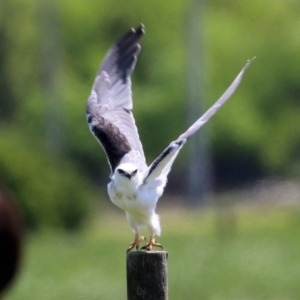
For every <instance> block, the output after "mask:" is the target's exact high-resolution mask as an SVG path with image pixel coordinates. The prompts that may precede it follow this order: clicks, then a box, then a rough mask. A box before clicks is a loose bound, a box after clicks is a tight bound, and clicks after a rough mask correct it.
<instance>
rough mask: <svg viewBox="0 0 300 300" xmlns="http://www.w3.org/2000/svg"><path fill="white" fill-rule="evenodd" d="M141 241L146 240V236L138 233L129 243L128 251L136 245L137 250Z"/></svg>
mask: <svg viewBox="0 0 300 300" xmlns="http://www.w3.org/2000/svg"><path fill="white" fill-rule="evenodd" d="M141 241H146V238H145V237H144V236H139V235H138V234H136V235H135V237H134V240H133V242H132V243H131V244H130V245H129V248H128V249H127V251H126V252H129V251H131V250H132V249H133V248H134V246H135V248H136V250H139V243H140V242H141Z"/></svg>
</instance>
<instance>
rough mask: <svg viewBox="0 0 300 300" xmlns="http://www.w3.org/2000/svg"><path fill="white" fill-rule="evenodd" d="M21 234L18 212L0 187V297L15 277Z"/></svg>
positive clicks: (19, 253) (18, 260)
mask: <svg viewBox="0 0 300 300" xmlns="http://www.w3.org/2000/svg"><path fill="white" fill-rule="evenodd" d="M22 234H23V230H22V222H21V218H20V215H19V212H18V210H17V209H16V207H15V205H14V204H13V203H12V201H11V200H10V199H9V197H8V196H7V195H6V194H4V192H3V190H2V189H1V187H0V297H1V295H2V292H3V290H4V289H5V288H6V287H7V286H8V285H9V284H10V283H11V282H12V280H13V278H14V277H15V275H16V272H17V269H18V266H19V262H20V256H21V242H22Z"/></svg>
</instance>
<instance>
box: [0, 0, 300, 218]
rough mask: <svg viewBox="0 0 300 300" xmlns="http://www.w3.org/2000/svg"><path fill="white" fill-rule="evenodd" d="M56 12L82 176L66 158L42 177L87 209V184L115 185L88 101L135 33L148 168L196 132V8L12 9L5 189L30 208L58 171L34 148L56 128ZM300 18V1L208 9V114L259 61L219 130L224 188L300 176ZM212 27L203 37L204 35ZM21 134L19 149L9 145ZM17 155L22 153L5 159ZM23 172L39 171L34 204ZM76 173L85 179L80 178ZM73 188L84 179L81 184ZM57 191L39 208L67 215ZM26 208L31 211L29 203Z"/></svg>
mask: <svg viewBox="0 0 300 300" xmlns="http://www.w3.org/2000/svg"><path fill="white" fill-rule="evenodd" d="M45 3H48V6H47V7H46V9H49V15H50V14H54V15H55V16H56V17H57V18H56V20H58V22H56V28H58V31H57V41H59V43H60V45H59V48H60V49H61V52H59V53H60V55H61V57H60V62H61V65H60V68H59V70H58V75H57V76H58V82H57V88H58V89H59V97H60V99H57V101H58V102H59V103H60V110H59V111H58V113H57V118H59V119H60V120H62V122H61V123H62V124H63V128H62V129H61V130H62V132H64V135H63V136H64V149H63V155H64V157H66V158H67V160H68V161H69V162H71V164H72V166H73V168H72V167H71V168H70V165H68V167H62V168H61V169H60V168H59V167H60V166H61V158H57V161H56V162H55V158H53V162H54V164H55V165H56V166H58V169H56V167H51V168H50V167H49V168H50V169H51V170H52V171H50V170H49V172H50V173H51V174H52V175H47V174H46V172H43V176H50V177H51V178H53V185H57V184H59V182H61V183H60V184H61V185H60V187H58V186H56V187H57V193H68V192H66V190H65V191H64V192H62V191H60V189H61V188H62V187H63V182H64V183H65V184H66V185H68V186H70V185H73V186H74V187H76V189H75V190H73V191H72V193H73V194H74V195H73V197H76V199H79V198H80V197H79V194H80V193H81V192H80V191H79V189H82V191H83V188H82V187H81V184H78V182H85V180H84V179H83V178H84V177H85V176H87V175H88V176H90V178H93V180H95V178H98V176H99V174H100V177H106V178H107V175H108V173H109V168H108V166H107V163H106V159H105V155H104V153H103V151H102V149H101V148H100V147H99V145H98V144H97V143H96V141H95V140H94V139H93V138H92V137H91V135H90V133H89V132H88V128H87V125H86V121H85V103H86V99H87V97H88V95H89V92H90V88H91V86H92V83H93V80H94V75H95V74H96V71H97V69H98V66H99V64H100V61H101V60H102V58H103V57H104V55H105V53H106V51H107V50H108V48H109V47H110V46H111V44H113V43H114V42H115V41H116V39H117V38H119V37H120V36H121V35H122V34H123V33H124V32H126V31H127V30H128V29H129V28H131V27H132V26H137V25H138V24H140V23H144V24H145V26H146V36H145V38H144V39H143V40H142V42H141V44H142V52H141V54H140V56H139V61H138V64H137V68H136V71H135V73H134V75H133V98H134V104H135V108H134V113H135V117H136V120H137V124H138V127H139V133H140V136H141V139H142V142H143V145H144V148H145V152H146V153H147V158H148V163H151V161H152V159H154V158H155V157H156V156H157V155H158V154H159V153H160V152H161V151H162V149H164V147H165V146H167V145H168V143H169V142H170V141H171V140H173V139H175V138H176V137H177V136H178V135H179V134H180V133H181V132H182V131H183V130H184V129H185V128H186V126H187V124H186V121H185V119H186V114H185V113H184V112H185V111H186V110H187V101H186V91H185V83H186V65H185V61H186V59H187V57H186V56H185V53H186V40H187V35H188V30H187V28H186V25H187V22H186V21H187V6H188V5H190V4H191V3H192V1H190V2H189V1H183V0H176V1H172V2H171V3H170V2H169V1H165V2H161V1H158V0H153V1H148V2H146V3H145V2H141V1H140V0H139V1H138V0H127V1H120V0H118V1H117V0H111V1H104V0H99V1H91V0H89V1H79V0H74V1H70V0H61V1H48V0H40V1H38V0H14V1H9V0H2V1H1V4H0V44H1V47H0V92H1V99H0V116H1V120H0V126H2V127H4V128H8V129H10V131H5V132H6V133H7V134H4V135H6V138H4V137H3V138H2V137H1V153H2V155H4V156H3V157H1V161H2V164H3V162H4V161H6V159H7V163H6V169H2V168H1V170H0V172H1V176H2V178H3V181H4V182H5V183H9V184H10V186H13V187H14V190H13V191H14V192H16V194H17V195H16V196H17V197H18V198H19V197H20V199H21V198H22V197H25V196H24V194H26V197H30V195H31V194H32V193H33V191H34V190H36V189H38V188H39V187H38V186H36V184H35V183H34V182H35V179H34V178H39V172H38V171H40V170H41V166H42V165H43V164H45V165H49V164H51V163H49V162H48V158H47V156H48V155H49V153H47V151H46V150H45V149H44V148H43V147H40V148H39V147H38V148H35V149H34V150H33V149H32V145H31V142H30V141H31V139H32V140H33V141H38V143H39V144H41V143H43V141H44V139H45V127H46V126H47V122H46V121H45V118H46V115H47V111H48V107H49V106H48V105H49V104H47V103H46V99H47V97H46V95H45V93H46V92H45V91H44V89H43V84H42V78H41V77H42V73H43V70H42V66H43V63H44V61H43V58H42V57H43V56H42V53H41V45H42V41H43V40H45V39H47V38H49V36H48V35H47V34H45V32H43V31H42V30H41V20H42V19H43V18H44V17H45V15H43V14H47V10H44V11H42V10H41V7H42V4H45ZM299 13H300V2H299V1H297V0H290V1H285V0H278V1H276V2H274V1H270V0H268V1H260V0H253V1H246V2H242V1H233V0H226V1H225V0H213V1H206V5H205V20H204V22H200V21H201V20H199V32H200V30H203V31H204V36H205V38H204V48H203V51H204V52H203V53H199V56H200V55H204V57H205V69H204V70H202V72H203V73H204V76H203V77H204V78H205V87H206V89H207V92H206V95H207V99H208V100H207V103H206V105H205V106H207V107H209V105H211V103H213V102H214V101H215V100H216V99H217V98H218V97H219V96H220V95H221V94H222V93H223V91H224V90H225V89H226V88H227V86H228V85H229V84H230V82H231V81H232V79H233V78H234V76H236V74H237V73H238V72H239V71H240V69H241V68H242V66H243V65H244V64H245V62H246V60H247V59H249V58H252V57H253V56H257V58H256V60H255V61H254V62H253V64H252V66H251V67H250V68H249V70H248V72H247V74H246V76H245V79H244V81H243V83H242V85H241V87H240V88H239V90H238V92H237V93H236V94H235V95H234V97H233V99H231V100H230V102H229V103H228V104H227V105H226V106H225V107H224V108H222V111H221V112H220V113H218V115H217V116H216V117H214V118H213V121H211V122H210V125H208V126H210V128H211V130H210V133H211V140H212V150H213V157H214V162H213V164H214V169H215V175H216V176H217V177H220V178H223V179H226V178H233V180H239V179H241V178H244V177H245V178H244V179H245V180H246V179H247V176H248V177H251V178H257V177H264V176H278V175H279V176H289V175H291V174H292V175H297V176H298V175H299V170H298V171H297V170H296V169H295V167H294V166H295V165H296V166H298V165H300V151H299V148H300V126H297V124H298V120H299V113H300V105H299V103H300V102H299V98H300V85H299V82H298V81H299V79H298V78H299V76H298V74H299V72H300V68H299V65H300V56H299V54H298V53H299V49H300V35H299V32H298V29H299V26H300V19H299ZM202 23H204V24H205V26H204V28H200V24H202ZM50 26H51V23H50ZM49 30H50V28H49ZM195 63H197V62H195ZM58 102H57V103H58ZM12 124H14V125H12ZM166 124H169V125H166ZM12 131H14V132H15V133H14V135H13V136H15V137H16V138H15V140H14V138H13V137H11V138H10V132H12ZM1 132H2V131H1ZM8 132H9V134H8ZM1 134H2V133H1ZM20 136H26V137H27V140H28V142H27V144H26V145H27V146H25V145H24V146H23V145H22V146H21V147H14V146H13V145H14V143H18V139H19V137H20ZM13 140H14V141H13ZM6 143H7V145H6ZM6 147H8V148H9V149H10V151H11V153H6V151H5V148H6ZM23 151H24V152H23ZM96 153H97V154H96ZM98 153H99V155H98ZM186 153H187V152H186V151H183V154H182V155H180V156H179V162H178V165H177V168H178V170H181V171H182V170H183V163H182V162H183V161H184V158H185V156H186V155H187V154H186ZM10 155H11V157H18V158H19V159H20V164H14V160H11V161H10V162H9V157H10ZM26 155H29V157H32V159H33V158H35V157H39V160H38V161H37V162H35V159H33V161H32V162H31V163H30V165H31V164H32V167H30V168H29V167H28V166H27V163H28V162H29V158H28V159H27V156H26ZM6 156H7V157H8V158H6ZM46 162H47V163H46ZM11 163H12V164H13V166H10V165H9V164H11ZM40 164H41V165H40ZM66 164H67V163H66ZM43 168H44V167H43ZM70 169H73V170H74V173H72V174H73V175H67V173H66V172H68V170H70ZM13 170H14V171H13ZM24 170H28V174H27V175H26V176H25V175H24V178H25V177H26V178H27V180H29V179H30V178H31V179H32V182H31V183H29V182H28V185H29V186H30V187H29V186H28V187H27V188H28V190H26V192H25V191H22V192H21V190H22V188H21V187H18V185H19V184H21V185H23V186H24V183H23V179H20V178H19V177H18V175H15V174H22V172H23V171H24ZM29 170H30V172H29ZM76 170H84V172H82V173H81V174H78V173H79V172H78V171H76ZM21 171H22V172H21ZM45 171H46V170H45ZM31 172H32V174H29V173H31ZM52 172H53V173H52ZM70 172H71V171H70ZM74 174H77V175H74ZM69 176H70V177H69ZM72 176H73V177H74V178H75V177H76V176H77V177H76V178H77V179H74V180H75V183H73V184H72V180H71V177H72ZM243 176H244V177H243ZM73 177H72V178H73ZM66 181H67V182H66ZM104 182H105V181H103V183H104ZM239 183H241V182H239ZM30 189H32V190H30ZM63 189H64V188H63ZM77 189H78V190H77ZM54 190H55V188H54V187H53V188H51V189H50V188H49V190H48V192H47V193H46V194H44V195H42V193H43V192H42V191H41V192H40V197H38V198H40V199H43V200H40V201H41V202H44V207H46V206H47V207H48V206H49V209H50V206H51V205H52V204H51V203H52V201H53V205H54V206H55V204H54V203H55V199H56V201H58V202H59V203H60V204H59V205H64V206H66V207H67V206H68V204H70V202H69V201H71V198H72V197H64V198H61V199H60V200H58V197H57V196H54V194H55V193H54V194H53V193H52V191H54ZM87 190H89V189H87ZM17 191H18V192H17ZM69 192H71V189H70V190H69ZM19 193H20V194H19ZM76 193H78V195H77V194H76ZM66 198H68V199H66ZM62 199H63V200H62ZM63 201H66V203H62V202H63ZM74 202H76V201H74V200H72V203H74ZM79 203H80V201H79V202H78V203H77V202H76V205H77V204H78V205H80V204H79ZM22 205H23V206H24V209H25V203H23V204H22ZM26 205H28V209H27V213H28V214H29V211H30V210H29V206H31V205H33V204H30V201H29V202H28V203H27V204H26ZM41 205H42V204H41ZM56 209H58V208H53V212H54V211H57V210H56ZM79 211H80V210H78V213H79ZM30 218H31V221H32V222H33V223H34V224H35V223H37V222H45V223H47V222H48V221H46V220H47V218H48V217H45V218H42V217H39V216H33V213H32V212H31V217H30ZM49 218H52V217H50V216H49ZM43 220H45V221H43Z"/></svg>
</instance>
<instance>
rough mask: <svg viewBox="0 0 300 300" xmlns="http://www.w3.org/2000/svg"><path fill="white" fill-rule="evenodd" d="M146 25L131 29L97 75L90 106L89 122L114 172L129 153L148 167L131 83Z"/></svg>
mask: <svg viewBox="0 0 300 300" xmlns="http://www.w3.org/2000/svg"><path fill="white" fill-rule="evenodd" d="M144 33H145V31H144V26H143V25H141V26H139V27H138V28H136V29H131V30H130V31H129V32H128V33H127V34H125V35H124V36H123V37H122V38H121V39H120V40H119V41H118V42H117V43H116V44H115V45H114V46H113V47H112V48H111V49H110V50H109V52H108V53H107V55H106V57H105V59H104V62H103V64H102V66H101V67H100V70H99V71H98V73H97V76H96V79H95V82H94V85H93V88H92V91H91V94H90V97H89V99H88V103H87V120H88V123H89V127H90V130H91V132H92V133H93V135H94V136H95V137H96V139H97V140H98V141H99V142H100V144H101V145H102V147H103V148H104V150H105V152H106V155H107V158H108V162H109V164H110V167H111V171H112V172H114V170H115V168H116V167H117V166H118V164H119V163H120V162H121V160H122V158H123V157H124V156H125V155H126V154H127V156H126V157H127V159H128V156H131V157H132V160H133V161H135V163H136V164H137V165H138V166H140V167H141V168H145V167H146V163H145V157H144V152H143V147H142V144H141V142H140V139H139V135H138V131H137V128H136V126H135V121H134V118H133V115H132V113H131V110H132V107H133V106H132V98H131V80H130V75H131V73H132V71H133V70H134V67H135V64H136V60H137V56H138V54H139V52H140V49H141V47H140V45H139V41H140V39H141V38H142V36H143V35H144Z"/></svg>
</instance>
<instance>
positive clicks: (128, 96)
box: [86, 24, 251, 252]
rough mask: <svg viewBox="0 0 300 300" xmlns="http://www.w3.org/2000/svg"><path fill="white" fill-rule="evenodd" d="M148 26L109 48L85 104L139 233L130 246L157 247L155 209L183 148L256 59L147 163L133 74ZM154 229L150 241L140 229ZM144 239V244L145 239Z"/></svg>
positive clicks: (118, 198)
mask: <svg viewBox="0 0 300 300" xmlns="http://www.w3.org/2000/svg"><path fill="white" fill-rule="evenodd" d="M144 34H145V26H144V25H143V24H141V25H140V26H138V27H137V28H135V29H134V28H131V29H130V30H129V31H128V32H127V33H126V34H125V35H123V36H122V37H121V38H120V39H119V40H118V41H117V42H116V43H115V44H114V45H113V46H112V47H111V48H110V49H109V50H108V52H107V54H106V56H105V58H104V60H103V62H102V64H101V66H100V68H99V70H98V72H97V75H96V78H95V80H94V84H93V86H92V90H91V93H90V95H89V98H88V101H87V107H86V116H87V122H88V125H89V129H90V131H91V133H92V134H93V136H94V137H95V138H96V140H97V141H98V142H99V143H100V145H101V146H102V147H103V149H104V151H105V153H106V156H107V160H108V163H109V165H110V169H111V174H110V180H111V181H110V182H109V183H108V185H107V190H108V195H109V198H110V200H111V201H112V202H113V203H114V204H115V205H116V206H117V207H119V208H120V209H122V210H124V211H125V214H126V217H127V220H128V223H129V226H130V228H131V229H132V231H133V233H134V239H133V241H132V242H131V243H130V245H129V248H128V249H127V252H129V251H131V250H132V249H134V247H135V248H136V250H145V251H150V250H153V248H154V247H160V248H161V249H162V245H161V244H159V243H158V242H157V241H156V236H160V234H161V228H160V220H159V216H158V215H157V214H156V205H157V201H158V199H159V198H160V197H161V196H162V194H163V191H164V188H165V186H166V183H167V176H168V174H169V172H170V170H171V167H172V164H173V162H174V161H175V159H176V157H177V155H178V153H179V151H180V149H181V148H182V147H183V145H184V144H185V143H186V142H187V140H188V139H189V138H190V137H191V136H193V135H194V134H195V133H196V132H197V131H198V129H199V128H201V126H203V125H204V124H205V123H206V122H207V121H208V120H209V119H210V118H211V117H212V116H213V115H214V114H215V113H216V112H217V111H218V110H219V108H220V107H221V106H222V105H223V104H224V103H225V102H226V101H227V100H228V99H229V97H230V96H231V95H232V94H233V93H234V91H235V90H236V88H237V87H238V85H239V84H240V82H241V80H242V78H243V76H244V73H245V71H246V69H247V68H248V66H249V64H250V62H251V60H248V61H247V63H246V64H245V66H244V67H243V68H242V70H241V71H240V73H239V74H238V75H237V77H236V78H235V79H234V81H233V82H232V84H231V85H230V86H229V87H228V89H227V90H226V91H225V92H224V94H223V95H222V96H221V97H220V98H219V99H218V100H217V101H216V102H215V104H214V105H213V106H212V107H211V108H209V109H208V110H207V111H206V112H205V113H204V114H203V115H202V117H200V118H199V119H198V120H196V121H195V122H194V124H192V126H190V127H189V128H188V129H187V130H186V131H185V132H184V133H182V134H181V135H180V136H179V137H178V138H177V139H176V140H174V141H173V142H171V143H170V144H169V146H168V147H166V148H165V149H164V150H163V151H162V152H161V154H160V155H159V156H158V157H157V158H156V159H155V160H154V161H153V162H152V163H151V164H150V165H149V166H148V165H147V163H146V159H145V155H144V151H143V146H142V144H141V141H140V138H139V134H138V130H137V126H136V124H135V119H134V117H133V114H132V109H133V102H132V90H131V74H132V72H133V70H134V68H135V65H136V62H137V57H138V55H139V53H140V50H141V46H140V44H139V43H140V40H141V38H142V37H143V36H144ZM142 229H146V230H148V231H149V234H150V238H149V240H148V241H146V238H145V237H144V236H141V235H140V231H141V230H142ZM142 241H145V243H146V244H145V245H144V246H143V247H141V248H139V247H140V243H141V242H142Z"/></svg>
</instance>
